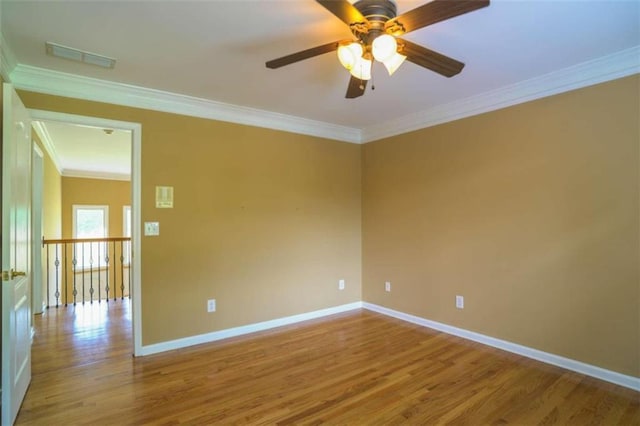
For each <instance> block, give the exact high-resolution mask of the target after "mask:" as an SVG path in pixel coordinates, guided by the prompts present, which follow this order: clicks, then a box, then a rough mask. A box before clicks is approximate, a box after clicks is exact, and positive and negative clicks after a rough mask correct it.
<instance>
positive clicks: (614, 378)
mask: <svg viewBox="0 0 640 426" xmlns="http://www.w3.org/2000/svg"><path fill="white" fill-rule="evenodd" d="M362 307H363V308H364V309H368V310H370V311H373V312H377V313H379V314H383V315H387V316H390V317H393V318H397V319H400V320H403V321H407V322H410V323H413V324H417V325H421V326H423V327H427V328H431V329H433V330H437V331H441V332H443V333H447V334H451V335H453V336H458V337H462V338H463V339H467V340H472V341H474V342H478V343H482V344H483V345H487V346H491V347H494V348H498V349H502V350H503V351H507V352H511V353H514V354H518V355H522V356H524V357H527V358H531V359H535V360H537V361H541V362H544V363H546V364H551V365H555V366H557V367H561V368H564V369H566V370H571V371H575V372H576V373H580V374H584V375H586V376H591V377H595V378H596V379H600V380H604V381H606V382H610V383H614V384H616V385H620V386H624V387H626V388H629V389H633V390H637V391H640V378H638V377H633V376H627V375H625V374H621V373H617V372H615V371H611V370H606V369H604V368H601V367H596V366H595V365H591V364H586V363H584V362H580V361H576V360H573V359H570V358H565V357H562V356H559V355H555V354H552V353H548V352H544V351H540V350H538V349H533V348H530V347H528V346H523V345H519V344H517V343H512V342H509V341H506V340H501V339H496V338H495V337H491V336H487V335H484V334H480V333H476V332H474V331H469V330H465V329H463V328H458V327H453V326H451V325H447V324H443V323H441V322H436V321H431V320H428V319H425V318H422V317H418V316H415V315H411V314H406V313H404V312H400V311H396V310H393V309H389V308H386V307H384V306H380V305H376V304H373V303H368V302H363V303H362Z"/></svg>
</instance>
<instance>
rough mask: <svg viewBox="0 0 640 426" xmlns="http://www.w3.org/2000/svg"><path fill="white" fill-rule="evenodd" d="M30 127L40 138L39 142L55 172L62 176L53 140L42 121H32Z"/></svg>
mask: <svg viewBox="0 0 640 426" xmlns="http://www.w3.org/2000/svg"><path fill="white" fill-rule="evenodd" d="M31 126H32V127H33V130H35V131H36V133H37V134H38V137H39V138H40V142H42V146H43V147H44V150H45V151H47V154H49V157H50V158H51V161H52V162H53V165H54V166H56V170H58V173H59V174H60V175H62V166H60V157H59V156H58V152H57V151H56V145H55V144H54V143H53V139H52V138H51V135H50V134H49V131H48V130H47V126H46V124H45V123H43V122H42V121H32V122H31Z"/></svg>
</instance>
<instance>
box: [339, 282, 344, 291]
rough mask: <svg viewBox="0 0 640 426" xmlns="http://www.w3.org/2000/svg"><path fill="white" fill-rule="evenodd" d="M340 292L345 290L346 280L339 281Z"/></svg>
mask: <svg viewBox="0 0 640 426" xmlns="http://www.w3.org/2000/svg"><path fill="white" fill-rule="evenodd" d="M338 290H344V280H340V281H338Z"/></svg>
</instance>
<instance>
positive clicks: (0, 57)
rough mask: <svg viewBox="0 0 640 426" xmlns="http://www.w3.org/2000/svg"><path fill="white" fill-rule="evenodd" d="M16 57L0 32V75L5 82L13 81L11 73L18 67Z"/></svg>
mask: <svg viewBox="0 0 640 426" xmlns="http://www.w3.org/2000/svg"><path fill="white" fill-rule="evenodd" d="M16 64H17V62H16V57H15V55H14V54H13V51H12V50H11V48H10V47H9V45H8V44H7V41H6V40H5V39H4V35H2V33H0V75H1V76H2V79H3V80H4V82H5V83H11V73H12V72H13V70H14V69H15V67H16Z"/></svg>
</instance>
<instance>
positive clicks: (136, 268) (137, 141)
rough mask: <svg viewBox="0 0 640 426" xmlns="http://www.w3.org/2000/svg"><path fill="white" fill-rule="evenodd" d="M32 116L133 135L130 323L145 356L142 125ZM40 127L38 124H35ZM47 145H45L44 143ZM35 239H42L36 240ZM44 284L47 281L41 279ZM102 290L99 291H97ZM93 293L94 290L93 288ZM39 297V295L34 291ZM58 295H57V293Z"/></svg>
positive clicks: (136, 351)
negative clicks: (143, 339)
mask: <svg viewBox="0 0 640 426" xmlns="http://www.w3.org/2000/svg"><path fill="white" fill-rule="evenodd" d="M30 113H31V116H32V118H33V120H34V122H36V123H37V122H46V123H55V124H58V125H59V124H67V125H72V126H81V127H90V128H98V129H105V132H107V131H111V130H116V131H124V132H128V133H129V134H130V139H131V141H130V149H131V156H130V158H131V165H130V176H131V177H130V182H131V197H130V201H131V202H130V205H129V206H127V207H128V208H129V210H128V211H129V212H130V213H129V214H130V216H129V217H130V222H129V223H130V232H131V234H130V235H131V237H130V238H131V245H130V248H128V254H129V255H130V259H131V260H130V263H129V264H128V265H127V266H128V274H129V279H130V282H131V286H130V292H129V297H130V303H131V317H132V318H131V319H132V324H133V327H132V333H133V352H134V355H135V356H139V355H141V354H142V351H141V349H142V336H141V330H142V326H141V315H140V313H141V306H142V303H141V291H140V289H141V283H140V277H141V274H140V254H139V253H140V236H141V232H140V223H141V209H140V200H141V197H140V195H141V180H140V170H141V144H142V137H141V130H142V128H141V125H140V124H139V123H131V122H124V121H117V120H109V119H102V118H96V117H86V116H79V115H71V114H64V113H58V112H51V111H42V110H30ZM36 126H37V124H36ZM43 143H44V141H43ZM33 213H34V215H39V214H41V212H38V211H35V210H34V212H33ZM113 215H115V216H119V217H123V211H120V212H118V211H114V212H113ZM36 238H41V237H38V236H36ZM42 279H43V280H44V279H45V277H43V278H42ZM37 285H40V286H41V287H40V288H43V286H42V281H41V282H40V283H39V284H38V283H36V282H35V280H34V290H35V287H36V286H37ZM98 288H99V287H98ZM92 292H93V288H92ZM41 293H47V290H44V291H41ZM34 294H36V291H34ZM54 294H55V293H54Z"/></svg>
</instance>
